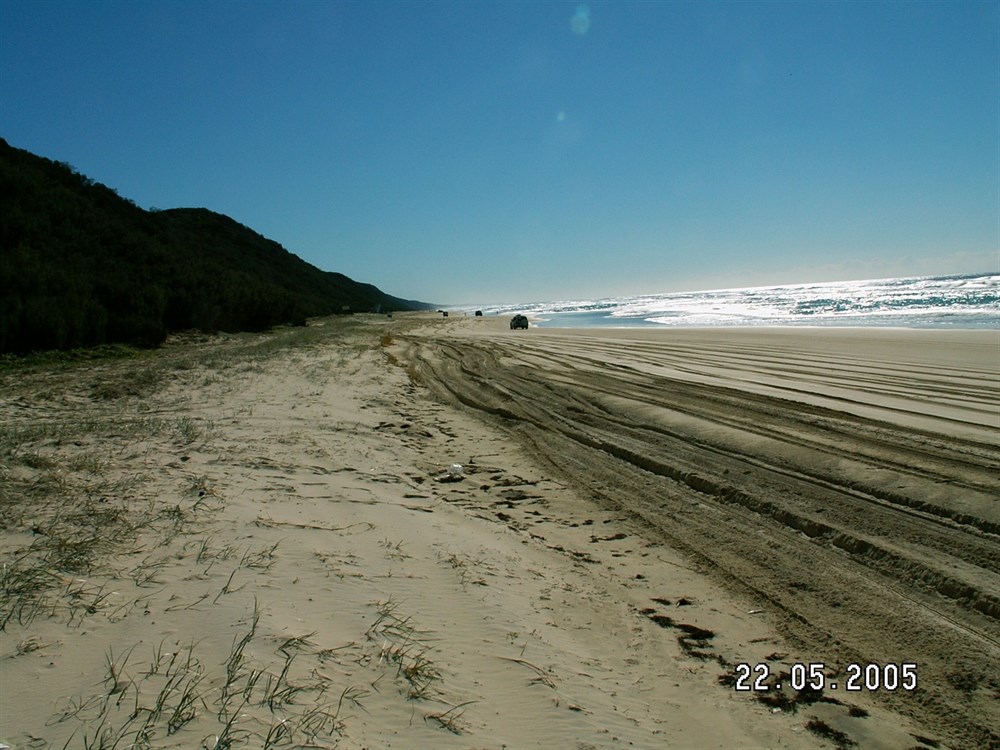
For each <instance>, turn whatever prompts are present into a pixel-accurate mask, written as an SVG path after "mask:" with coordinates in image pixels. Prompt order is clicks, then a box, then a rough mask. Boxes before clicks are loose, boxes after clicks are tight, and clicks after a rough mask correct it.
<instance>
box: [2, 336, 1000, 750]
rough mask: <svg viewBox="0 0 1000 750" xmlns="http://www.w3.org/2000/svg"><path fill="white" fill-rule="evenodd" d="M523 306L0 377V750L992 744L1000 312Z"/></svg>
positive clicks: (237, 340)
mask: <svg viewBox="0 0 1000 750" xmlns="http://www.w3.org/2000/svg"><path fill="white" fill-rule="evenodd" d="M502 324H503V322H502V321H497V320H495V319H482V320H472V319H468V320H461V319H455V318H452V319H451V320H449V321H443V320H440V319H432V318H429V317H422V316H397V317H396V319H394V320H392V321H389V320H387V319H383V318H370V319H364V318H355V319H352V320H329V321H317V322H316V323H315V324H314V325H311V326H310V327H309V328H308V329H297V330H291V331H280V332H276V333H274V334H269V335H265V336H236V337H211V338H209V337H204V338H196V339H186V340H178V341H176V342H174V343H173V344H171V345H170V346H168V347H166V348H165V349H164V350H162V351H160V352H157V353H154V354H150V355H148V356H144V357H139V358H132V359H125V360H107V359H105V360H99V361H96V362H92V363H77V364H72V363H70V364H65V363H64V364H63V365H60V366H58V367H55V366H45V365H34V366H30V367H21V368H13V369H10V370H7V371H5V372H4V373H3V374H2V375H0V405H2V406H0V415H2V417H0V514H2V515H0V520H2V524H0V555H2V562H3V567H2V576H0V587H2V594H3V597H2V599H0V625H2V629H0V743H3V744H6V745H9V746H12V747H15V748H22V747H23V748H38V747H55V748H62V747H69V748H85V747H101V746H103V747H119V748H124V747H147V746H148V747H156V748H160V747H163V748H197V747H206V748H220V749H221V748H226V747H233V748H236V747H250V748H257V747H320V748H323V747H329V748H334V747H336V748H390V747H392V748H463V749H469V748H490V749H491V750H492V749H496V750H499V749H500V748H505V747H506V748H574V749H576V750H584V749H585V748H650V749H652V748H708V747H712V748H730V747H741V748H753V747H760V748H764V747H793V748H823V747H833V746H837V745H841V746H853V745H852V744H851V743H856V744H857V746H860V747H866V748H868V747H875V748H899V749H900V750H902V749H903V748H912V747H914V746H917V747H930V746H934V745H933V743H935V742H936V743H937V745H936V746H938V747H970V748H971V747H983V746H989V745H990V744H991V743H993V744H996V743H997V733H996V726H997V723H998V721H997V719H998V712H997V701H996V690H997V689H998V686H1000V683H998V676H997V673H996V665H997V663H998V659H997V656H998V646H997V640H998V627H997V618H998V612H997V597H996V592H997V591H998V590H1000V586H998V585H997V583H998V561H997V555H998V545H997V543H996V542H997V538H998V532H997V524H998V522H1000V519H998V518H997V516H996V506H997V502H996V501H997V499H998V498H997V494H998V487H997V480H996V478H995V466H996V465H997V459H998V455H1000V447H998V437H997V433H998V429H997V424H996V416H997V408H998V401H997V399H998V389H997V377H998V374H997V358H996V353H997V341H996V336H995V335H994V336H992V337H990V336H989V335H966V334H962V333H957V332H948V333H947V334H935V335H931V334H919V333H912V334H911V333H906V332H894V333H891V334H890V333H882V334H874V333H873V334H866V333H863V332H848V333H840V332H832V331H831V332H825V333H824V334H823V335H822V336H813V335H808V336H802V335H801V334H799V333H785V332H758V333H755V334H753V335H748V334H746V333H745V332H744V333H719V332H715V334H712V333H707V332H706V333H699V332H673V333H671V335H669V336H660V337H658V336H653V335H647V334H634V333H633V334H629V335H625V334H615V335H604V334H601V335H595V334H592V333H585V332H574V333H566V332H556V331H552V332H547V331H543V330H538V329H531V330H529V331H527V332H523V331H521V332H516V333H515V332H510V331H508V330H506V329H505V328H503V327H502ZM456 464H458V465H460V466H461V469H452V467H453V466H454V465H456ZM852 661H853V662H859V663H867V662H869V661H880V662H890V663H902V662H904V661H913V662H916V663H917V664H918V669H919V680H920V683H919V690H918V691H916V692H904V691H900V692H898V693H897V694H895V695H893V696H889V695H887V694H886V693H885V691H879V692H869V691H867V690H860V691H857V692H846V691H844V690H842V689H841V690H836V691H835V690H832V689H827V690H825V691H824V692H822V693H820V692H817V691H808V690H806V691H801V692H798V693H796V692H795V691H793V690H791V689H790V688H789V687H788V685H787V683H788V681H789V679H790V675H784V676H782V677H779V675H781V674H782V673H787V672H789V670H791V669H792V665H793V664H795V663H800V664H812V663H818V662H823V663H824V664H826V665H827V669H826V672H827V674H828V676H829V679H830V680H831V681H832V680H834V679H841V680H843V679H845V678H846V677H847V675H845V674H844V671H845V669H846V666H845V665H846V664H848V663H849V662H852ZM740 663H746V664H748V665H752V666H755V665H757V664H768V665H769V666H770V667H771V669H772V673H773V674H772V677H771V680H770V683H771V684H773V683H774V682H776V681H777V680H778V679H783V680H784V681H785V683H786V685H785V688H784V689H783V690H781V691H777V690H771V691H769V692H755V691H748V692H737V691H735V690H734V689H733V683H734V681H736V679H737V678H738V676H739V672H738V669H739V668H738V666H737V665H738V664H740Z"/></svg>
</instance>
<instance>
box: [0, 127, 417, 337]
mask: <svg viewBox="0 0 1000 750" xmlns="http://www.w3.org/2000/svg"><path fill="white" fill-rule="evenodd" d="M423 307H426V306H425V305H422V304H421V303H419V302H413V301H409V300H403V299H398V298H396V297H391V296H389V295H387V294H384V293H383V292H381V291H379V290H378V289H377V288H375V287H374V286H372V285H370V284H361V283H358V282H355V281H352V280H351V279H349V278H347V277H346V276H344V275H342V274H339V273H329V272H325V271H321V270H319V269H318V268H316V267H314V266H311V265H309V264H308V263H306V262H305V261H303V260H302V259H301V258H299V257H298V256H296V255H293V254H292V253H290V252H288V251H287V250H285V249H284V248H283V247H282V246H281V245H279V244H278V243H276V242H273V241H271V240H268V239H266V238H264V237H262V236H260V235H259V234H257V233H256V232H254V231H253V230H251V229H249V228H247V227H245V226H243V225H241V224H239V223H237V222H235V221H233V220H232V219H230V218H228V217H226V216H222V215H220V214H217V213H213V212H212V211H209V210H207V209H203V208H183V209H180V208H179V209H171V210H167V211H146V210H143V209H141V208H139V207H138V206H136V205H135V204H134V203H133V202H131V201H129V200H126V199H124V198H121V197H119V196H118V194H117V193H115V191H113V190H111V189H110V188H108V187H106V186H104V185H101V184H99V183H95V182H94V181H93V180H91V179H89V178H87V177H85V176H84V175H81V174H79V173H78V172H76V171H75V170H74V169H73V168H72V167H70V166H69V165H67V164H64V163H60V162H55V161H51V160H49V159H45V158H42V157H39V156H35V155H34V154H31V153H29V152H27V151H24V150H21V149H16V148H13V147H11V146H10V145H9V144H8V143H7V142H6V141H4V140H3V139H0V352H28V351H39V350H46V349H71V348H75V347H86V346H95V345H99V344H105V343H128V344H133V345H138V346H156V345H158V344H160V343H161V342H163V340H164V339H165V338H166V336H167V335H168V334H169V333H172V332H175V331H183V330H189V329H198V330H202V331H260V330H263V329H266V328H270V327H271V326H274V325H278V324H304V323H305V319H306V318H307V317H313V316H321V315H329V314H331V313H337V312H341V311H343V310H344V309H345V308H349V309H350V310H352V311H359V310H360V311H369V310H375V309H381V310H408V309H417V308H423Z"/></svg>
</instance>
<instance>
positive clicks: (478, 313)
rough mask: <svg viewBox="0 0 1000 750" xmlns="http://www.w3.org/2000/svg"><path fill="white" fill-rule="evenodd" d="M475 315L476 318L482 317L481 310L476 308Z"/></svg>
mask: <svg viewBox="0 0 1000 750" xmlns="http://www.w3.org/2000/svg"><path fill="white" fill-rule="evenodd" d="M476 317H477V318H481V317H483V311H482V310H476Z"/></svg>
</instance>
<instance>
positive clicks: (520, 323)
mask: <svg viewBox="0 0 1000 750" xmlns="http://www.w3.org/2000/svg"><path fill="white" fill-rule="evenodd" d="M527 327H528V319H527V318H526V317H524V316H523V315H515V316H514V317H513V318H511V319H510V330H512V331H513V330H514V329H515V328H527Z"/></svg>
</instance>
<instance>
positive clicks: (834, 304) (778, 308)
mask: <svg viewBox="0 0 1000 750" xmlns="http://www.w3.org/2000/svg"><path fill="white" fill-rule="evenodd" d="M478 309H481V310H483V312H484V313H485V314H487V315H493V314H497V315H513V314H515V313H523V314H525V315H530V316H532V317H533V318H534V319H536V320H537V323H536V324H537V325H538V326H541V327H546V328H548V327H553V328H556V327H561V328H566V327H595V326H596V327H607V326H612V327H619V328H634V327H650V326H885V327H897V328H994V329H997V330H1000V275H996V274H969V275H961V276H932V277H928V276H923V277H914V278H899V279H871V280H866V281H836V282H824V283H818V284H789V285H782V286H767V287H750V288H745V289H715V290H710V291H701V292H670V293H665V294H648V295H639V296H634V297H608V298H604V299H592V300H572V301H558V302H537V303H529V304H523V303H522V304H503V305H485V306H479V307H478Z"/></svg>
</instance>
